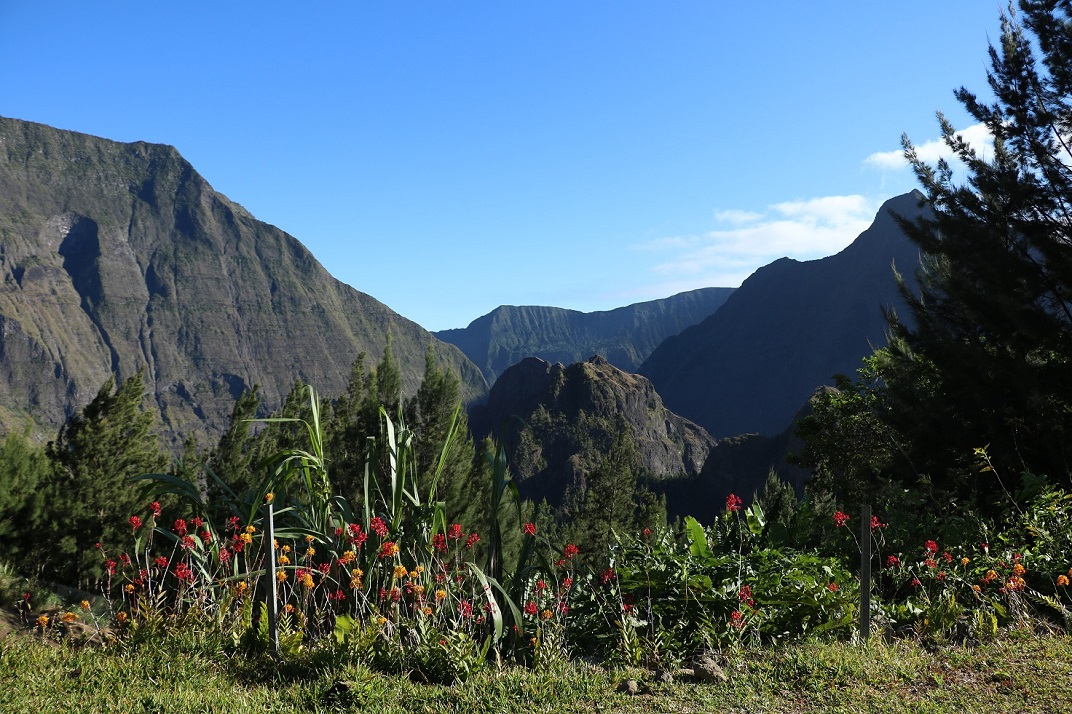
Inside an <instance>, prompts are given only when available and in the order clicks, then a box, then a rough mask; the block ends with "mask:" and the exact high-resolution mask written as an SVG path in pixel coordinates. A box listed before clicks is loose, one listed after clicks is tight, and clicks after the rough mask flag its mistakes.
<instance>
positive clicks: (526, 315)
mask: <svg viewBox="0 0 1072 714" xmlns="http://www.w3.org/2000/svg"><path fill="white" fill-rule="evenodd" d="M732 293H733V288H701V289H699V290H691V291H689V292H684V293H679V294H677V295H674V296H672V297H668V298H664V299H662V300H652V301H649V302H642V303H637V304H634V305H629V306H627V307H620V308H618V309H616V310H607V311H605V312H578V311H576V310H565V309H562V308H558V307H543V306H520V307H519V306H514V305H503V306H500V307H497V308H495V309H494V310H492V311H491V312H490V313H488V314H487V315H484V316H483V317H478V318H477V319H475V320H473V321H472V322H471V323H469V326H468V327H465V328H459V329H454V330H441V331H439V332H436V333H434V334H435V336H436V337H438V338H439V339H441V340H443V341H444V342H450V343H452V344H454V345H457V346H458V347H459V348H460V349H461V351H462V352H464V353H465V355H466V356H467V357H468V358H469V359H471V360H472V361H473V362H474V363H475V364H477V365H478V366H479V367H480V369H481V371H482V372H483V373H484V378H485V379H487V380H488V383H489V384H492V383H494V382H495V380H496V379H497V378H498V376H499V375H500V374H502V373H503V372H504V371H506V369H507V368H509V367H510V366H511V365H514V364H517V363H518V362H520V361H521V360H523V359H525V358H526V357H539V358H540V359H543V360H547V361H548V362H561V363H563V364H572V363H574V362H580V361H582V360H585V359H588V358H589V357H591V356H592V355H601V356H602V357H604V358H605V359H606V360H607V361H608V362H610V363H611V364H613V365H614V366H615V367H618V368H619V369H622V370H625V371H626V372H635V371H636V370H637V368H638V367H639V366H640V364H641V363H642V362H643V361H644V360H645V359H647V357H648V355H650V354H651V352H652V350H654V349H655V348H656V347H658V346H659V344H660V343H662V341H663V340H665V339H666V338H668V337H671V336H673V335H676V334H677V333H679V332H681V331H682V330H684V329H685V328H686V327H688V326H690V325H695V324H696V323H698V322H700V321H701V320H703V319H704V318H706V317H708V316H710V315H713V314H714V313H715V311H716V310H718V309H719V308H720V307H721V306H722V304H723V303H724V302H726V299H727V298H729V296H730V295H731V294H732Z"/></svg>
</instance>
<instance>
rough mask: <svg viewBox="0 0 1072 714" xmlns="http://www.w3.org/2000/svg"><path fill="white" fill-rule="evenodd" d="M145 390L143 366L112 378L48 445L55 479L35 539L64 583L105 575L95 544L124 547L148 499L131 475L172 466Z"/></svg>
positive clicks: (45, 560)
mask: <svg viewBox="0 0 1072 714" xmlns="http://www.w3.org/2000/svg"><path fill="white" fill-rule="evenodd" d="M113 389H114V391H113ZM144 392H145V386H144V381H143V373H142V371H141V370H139V371H138V373H137V374H134V375H132V376H130V377H129V378H127V379H126V380H125V381H124V382H123V383H122V384H121V385H119V387H118V388H117V389H116V388H115V380H114V378H109V379H108V381H107V382H105V383H104V385H103V386H102V387H101V388H100V391H99V392H97V396H96V397H94V399H93V401H92V402H90V403H89V404H88V405H87V406H86V407H85V408H84V409H83V410H82V411H81V412H80V413H79V414H77V415H75V416H74V417H72V418H71V419H70V421H68V422H67V423H66V424H65V425H64V426H63V427H62V428H61V429H60V431H59V434H58V435H57V437H56V439H55V441H52V442H49V444H48V446H47V447H46V453H47V455H48V458H49V460H50V461H51V462H52V464H53V467H54V469H55V478H54V479H53V481H52V483H51V484H49V487H48V488H47V489H46V493H47V496H46V502H47V507H48V512H47V514H45V515H44V516H43V517H42V519H41V521H40V522H39V523H37V524H36V528H35V531H36V532H35V540H36V541H37V545H38V547H39V562H40V564H41V565H42V566H44V568H45V571H46V574H47V575H48V576H50V577H53V578H55V579H57V580H59V581H60V582H66V583H71V584H75V583H77V584H85V583H86V582H88V581H89V580H91V579H94V578H95V577H97V576H98V575H99V574H100V568H101V557H100V554H99V553H98V552H97V550H96V547H95V546H96V544H97V543H103V544H106V545H107V546H109V547H115V548H122V547H123V546H124V545H125V544H126V543H127V541H128V539H129V536H130V526H129V525H128V523H127V519H129V518H130V516H131V515H134V514H139V513H142V512H144V510H145V507H146V505H147V504H144V503H141V502H139V492H140V489H138V488H137V487H136V486H135V485H133V484H131V483H130V479H131V478H132V477H135V476H140V475H143V474H147V473H160V472H163V471H165V470H166V469H167V467H168V461H169V459H168V456H167V455H166V454H165V452H164V451H163V450H162V449H161V448H160V444H159V440H158V437H157V435H156V434H155V432H154V431H153V422H154V421H155V418H154V415H153V413H152V412H150V411H144V410H143V409H142V408H141V404H142V398H143V396H144Z"/></svg>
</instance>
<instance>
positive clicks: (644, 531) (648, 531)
mask: <svg viewBox="0 0 1072 714" xmlns="http://www.w3.org/2000/svg"><path fill="white" fill-rule="evenodd" d="M640 535H642V536H644V537H645V538H647V537H648V536H650V535H651V529H650V528H645V529H644V530H642V531H641V532H640Z"/></svg>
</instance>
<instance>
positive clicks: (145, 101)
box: [0, 0, 1005, 329]
mask: <svg viewBox="0 0 1072 714" xmlns="http://www.w3.org/2000/svg"><path fill="white" fill-rule="evenodd" d="M1004 6H1005V3H1004V2H1002V1H992V0H940V1H938V2H935V1H934V0H928V1H927V2H923V1H921V0H899V1H898V2H877V1H875V2H870V1H868V0H851V1H844V2H843V1H841V0H834V1H831V0H823V1H822V2H811V3H805V2H799V0H792V1H783V2H762V1H757V2H737V3H728V2H721V1H716V0H710V1H708V2H672V1H669V2H653V1H652V2H631V1H629V0H619V1H616V2H599V1H592V2H582V1H580V0H572V1H570V2H558V1H551V0H541V1H540V2H521V1H520V0H519V1H513V0H511V1H510V2H450V3H447V2H431V1H429V2H386V1H381V2H371V1H369V2H366V1H363V0H350V1H349V2H319V1H318V2H309V3H295V2H286V3H283V2H276V1H275V0H262V1H261V2H257V3H252V2H237V1H233V0H232V1H230V2H228V1H224V2H220V1H219V0H216V2H201V1H200V0H187V1H186V2H182V3H155V2H144V0H138V1H137V2H132V1H128V0H100V1H99V2H92V3H90V2H85V0H78V1H67V0H60V1H56V2H47V3H45V2H39V1H38V0H0V87H2V90H0V115H3V116H7V117H15V118H19V119H26V120H31V121H37V122H42V123H45V124H49V125H52V126H56V127H59V128H63V129H72V130H76V131H81V132H86V133H90V134H95V135H99V136H104V137H107V138H110V139H115V140H119V141H137V140H142V141H152V142H160V143H166V144H171V145H173V146H175V147H177V148H178V149H179V151H180V152H181V153H182V154H183V155H184V156H185V157H186V158H187V159H188V160H189V161H191V162H192V163H193V165H194V166H195V167H196V168H197V170H198V171H199V172H200V173H201V174H202V175H203V176H204V177H205V178H206V179H207V180H208V181H209V182H210V183H211V184H212V185H213V187H214V188H215V189H216V190H218V191H220V192H221V193H223V194H225V195H227V196H228V197H230V198H231V199H232V200H234V201H236V202H238V203H240V204H242V205H243V206H245V207H246V208H247V209H248V210H249V211H250V212H251V213H253V215H255V216H256V217H257V218H259V219H261V220H263V221H266V222H268V223H272V224H274V225H277V226H279V227H280V228H282V229H284V230H286V231H287V232H289V233H291V234H293V235H294V236H295V237H297V238H298V239H299V240H301V241H302V242H303V243H304V244H305V245H306V246H308V247H309V249H310V250H311V251H312V252H313V253H314V255H316V257H317V258H318V259H319V260H320V262H321V263H323V265H324V266H325V267H326V268H327V269H328V270H329V271H330V272H331V273H332V274H333V275H334V276H335V277H337V278H338V279H340V280H342V281H343V282H345V283H348V284H350V285H352V286H353V287H355V288H357V289H358V290H361V291H363V292H366V293H369V294H371V295H372V296H374V297H376V298H377V299H379V300H381V301H382V302H384V303H386V304H387V305H388V306H390V307H391V308H392V309H394V310H396V311H397V312H399V313H401V314H403V315H405V316H406V317H409V318H411V319H413V320H415V321H417V322H418V323H420V324H421V325H423V326H424V327H426V328H428V329H444V328H448V327H463V326H465V325H466V324H468V323H469V322H470V321H471V320H473V319H474V318H476V317H478V316H480V315H482V314H484V313H487V312H489V311H490V310H492V309H493V308H495V307H496V306H498V305H501V304H513V305H525V304H529V305H532V304H535V305H555V306H559V307H566V308H572V309H577V310H584V311H591V310H606V309H611V308H614V307H618V306H621V305H626V304H629V303H632V302H638V301H641V300H649V299H654V298H658V297H665V296H667V295H671V294H673V293H676V292H680V291H682V290H687V289H691V288H697V287H704V286H735V285H738V284H740V281H741V280H742V279H744V278H745V277H746V276H747V275H748V274H749V273H751V272H752V271H753V270H755V268H757V267H759V266H761V265H765V264H766V263H769V262H771V261H772V260H775V259H777V258H779V257H781V256H783V255H788V256H791V257H795V258H798V259H802V260H804V259H812V258H817V257H822V256H825V255H829V254H832V253H834V252H837V251H838V250H840V249H841V248H842V247H844V246H845V245H847V244H848V243H849V242H851V240H852V239H853V238H854V237H855V236H856V235H858V234H859V233H860V231H862V230H863V229H864V228H866V227H867V225H868V224H869V223H870V221H871V219H872V218H873V216H874V213H875V211H876V210H877V208H878V206H879V205H880V203H881V202H882V200H884V199H886V198H889V197H891V196H893V195H897V194H900V193H904V192H905V191H908V190H911V189H912V188H914V187H915V183H914V180H913V178H912V176H911V174H910V173H909V172H908V171H907V169H905V168H904V167H903V166H901V165H900V162H899V160H898V158H897V156H898V149H899V141H900V136H901V134H902V133H907V134H908V135H909V136H910V137H911V138H912V139H913V141H914V142H915V143H917V144H919V145H922V146H924V147H925V148H927V149H929V148H930V146H931V145H930V144H929V142H932V141H933V140H934V139H935V137H936V136H937V124H936V121H935V118H934V113H935V111H937V110H941V111H943V112H945V113H946V115H947V116H948V117H949V118H950V119H951V120H952V121H953V122H954V125H956V126H957V127H958V128H964V129H968V128H969V126H970V122H968V120H967V118H966V116H965V114H964V113H963V111H962V110H961V109H960V107H959V106H958V105H957V103H956V101H955V100H954V99H953V96H952V90H953V89H955V88H956V87H959V86H962V85H963V86H966V87H968V88H969V89H972V90H975V91H977V92H979V93H981V94H984V95H985V90H986V86H985V77H986V74H985V72H986V59H987V56H986V47H987V43H988V41H997V39H998V35H999V26H1000V24H999V12H1000V10H1001V9H1002V8H1003V7H1004Z"/></svg>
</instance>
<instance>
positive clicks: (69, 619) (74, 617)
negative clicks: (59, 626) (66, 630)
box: [63, 612, 78, 622]
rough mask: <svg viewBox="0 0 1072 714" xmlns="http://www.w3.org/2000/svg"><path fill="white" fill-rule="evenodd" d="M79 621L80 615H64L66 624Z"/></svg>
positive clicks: (66, 613)
mask: <svg viewBox="0 0 1072 714" xmlns="http://www.w3.org/2000/svg"><path fill="white" fill-rule="evenodd" d="M77 619H78V615H76V614H74V613H73V612H65V613H63V621H64V622H74V621H75V620H77Z"/></svg>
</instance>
